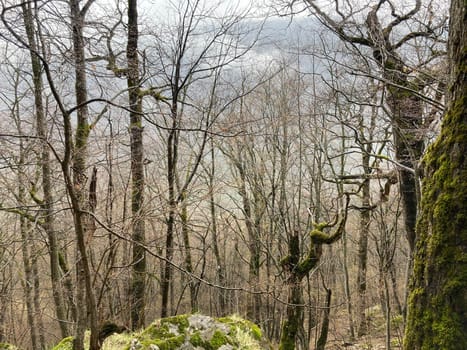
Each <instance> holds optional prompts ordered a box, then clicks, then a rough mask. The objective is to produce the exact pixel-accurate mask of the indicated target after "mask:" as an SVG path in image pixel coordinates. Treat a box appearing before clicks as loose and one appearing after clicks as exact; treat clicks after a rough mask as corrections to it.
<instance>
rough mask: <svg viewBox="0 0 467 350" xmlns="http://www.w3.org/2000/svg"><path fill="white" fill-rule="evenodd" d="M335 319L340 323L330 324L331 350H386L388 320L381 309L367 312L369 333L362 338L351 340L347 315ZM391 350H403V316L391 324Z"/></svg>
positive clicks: (343, 314) (328, 346)
mask: <svg viewBox="0 0 467 350" xmlns="http://www.w3.org/2000/svg"><path fill="white" fill-rule="evenodd" d="M338 316H339V317H335V318H334V319H337V320H338V321H335V322H334V323H330V325H329V335H328V342H327V344H326V349H329V350H385V349H387V346H386V343H387V341H386V332H387V325H386V320H385V317H384V315H383V313H382V312H381V307H379V306H374V307H372V308H370V309H369V310H368V312H367V320H368V332H367V334H365V335H364V336H362V337H359V338H356V339H353V340H352V339H351V337H350V335H349V327H348V322H347V316H346V314H345V313H342V315H340V314H339V315H338ZM390 334H391V337H390V342H389V343H390V349H394V350H397V349H401V348H402V346H401V344H402V340H403V331H402V316H401V315H398V316H396V317H393V318H392V319H391V322H390Z"/></svg>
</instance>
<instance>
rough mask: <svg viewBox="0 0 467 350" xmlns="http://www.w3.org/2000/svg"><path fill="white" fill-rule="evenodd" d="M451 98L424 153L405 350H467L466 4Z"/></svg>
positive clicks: (454, 26) (459, 18) (453, 46)
mask: <svg viewBox="0 0 467 350" xmlns="http://www.w3.org/2000/svg"><path fill="white" fill-rule="evenodd" d="M450 15H451V17H450V30H449V45H448V49H449V58H450V59H451V69H450V79H451V81H450V83H451V88H450V96H449V98H448V110H447V112H446V115H445V117H444V120H443V124H442V128H441V135H440V137H439V138H438V139H437V141H436V142H435V143H434V144H433V145H432V146H431V147H430V148H429V150H428V152H427V154H426V156H425V157H424V165H425V166H424V180H423V196H422V198H423V200H422V203H421V215H420V218H419V221H418V223H417V245H416V250H415V254H414V271H413V275H412V282H411V288H410V290H411V291H410V296H409V303H408V314H407V328H406V333H405V341H404V343H405V344H404V346H405V349H410V350H412V349H413V350H418V349H444V350H451V349H452V350H455V349H458V350H461V349H467V333H466V332H465V329H466V325H467V262H466V252H467V214H466V213H467V157H466V156H465V155H466V154H467V65H466V64H465V62H467V40H466V38H467V4H466V2H465V1H463V0H452V3H451V9H450Z"/></svg>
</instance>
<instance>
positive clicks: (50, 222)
mask: <svg viewBox="0 0 467 350" xmlns="http://www.w3.org/2000/svg"><path fill="white" fill-rule="evenodd" d="M22 10H23V21H24V27H25V29H26V34H27V38H28V44H29V46H30V48H31V50H30V57H31V66H32V74H33V88H34V106H35V108H36V129H37V136H39V138H40V143H41V151H40V152H41V153H40V163H41V170H42V192H43V198H42V203H41V210H42V213H43V220H44V224H43V227H44V230H45V232H46V234H47V242H48V251H49V257H50V278H51V281H52V295H53V298H54V303H55V313H56V316H57V320H58V323H59V327H60V331H61V335H62V338H65V337H67V336H68V335H69V331H68V322H67V318H66V309H65V303H64V301H63V289H62V286H61V283H60V277H61V275H60V265H59V259H58V255H59V248H58V245H57V237H56V233H55V231H54V215H53V207H52V203H53V196H52V184H51V179H50V178H51V170H50V150H49V146H48V144H47V132H46V120H45V115H44V105H43V98H42V92H43V83H42V73H41V71H42V67H41V62H40V59H39V57H38V56H37V55H36V54H35V53H34V52H37V51H38V48H37V44H36V39H35V33H34V17H33V15H32V9H31V3H24V4H23V5H22Z"/></svg>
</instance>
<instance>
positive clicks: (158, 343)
mask: <svg viewBox="0 0 467 350" xmlns="http://www.w3.org/2000/svg"><path fill="white" fill-rule="evenodd" d="M87 338H88V337H86V339H85V343H86V341H87ZM262 341H263V339H262V334H261V330H260V328H259V327H258V326H257V325H255V324H254V323H252V322H250V321H247V320H244V319H242V318H241V317H239V316H229V317H222V318H214V317H210V316H205V315H200V314H187V315H178V316H173V317H167V318H163V319H160V320H156V321H154V322H153V323H152V324H150V325H149V326H148V327H147V328H145V329H143V330H141V331H139V332H135V333H128V332H127V333H122V334H113V335H111V336H109V337H108V338H107V339H106V340H105V341H104V343H103V346H102V350H177V349H180V350H182V349H183V350H237V349H238V350H240V349H242V350H262V349H266V348H268V346H264V343H261V342H262ZM72 344H73V337H68V338H65V339H63V340H62V341H61V342H60V343H58V344H57V345H56V346H55V347H54V348H53V349H52V350H71V349H72Z"/></svg>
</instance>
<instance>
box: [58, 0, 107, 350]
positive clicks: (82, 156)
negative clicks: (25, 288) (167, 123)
mask: <svg viewBox="0 0 467 350" xmlns="http://www.w3.org/2000/svg"><path fill="white" fill-rule="evenodd" d="M89 4H90V3H89ZM69 5H70V12H71V25H72V34H73V35H72V37H73V54H74V64H75V95H76V105H77V106H79V108H78V109H77V111H76V115H77V123H76V133H75V142H74V147H73V160H72V161H73V163H72V168H73V180H72V183H70V181H69V180H68V183H67V189H68V194H69V195H70V199H71V204H72V208H73V220H74V226H75V234H76V241H77V248H78V256H77V264H76V268H77V282H76V283H77V286H76V287H77V299H78V302H77V303H78V305H85V306H86V307H83V306H82V307H78V320H77V329H76V336H75V338H74V341H73V350H82V349H84V343H83V339H84V331H85V329H86V328H87V326H88V323H87V321H88V319H89V327H90V331H91V335H90V340H89V342H90V344H89V348H90V349H91V350H96V349H98V348H99V345H98V325H97V308H96V302H95V296H94V290H93V286H92V277H91V268H90V262H89V258H88V251H87V248H88V247H87V246H88V242H89V239H90V230H91V229H92V224H91V222H92V219H91V217H90V216H89V215H88V214H85V213H84V212H83V209H85V208H87V207H88V203H87V198H86V196H85V194H86V159H87V142H88V137H89V131H90V127H89V123H88V116H89V112H88V108H87V105H86V104H85V103H86V102H87V99H88V96H87V83H86V64H85V54H84V37H83V26H84V17H85V15H86V11H87V10H88V7H83V8H82V9H80V4H79V1H78V0H71V1H70V3H69ZM64 118H68V119H69V118H70V115H64ZM66 124H68V125H65V127H68V130H67V131H65V133H66V134H67V135H66V138H65V142H66V143H67V145H66V147H70V143H71V142H72V140H71V135H70V134H71V122H70V121H69V120H67V121H66ZM68 152H71V149H68ZM69 160H70V159H66V158H65V161H64V164H63V165H64V167H66V169H64V171H65V172H66V174H65V177H68V171H69V168H68V166H70V165H71V164H67V162H68V161H69Z"/></svg>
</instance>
